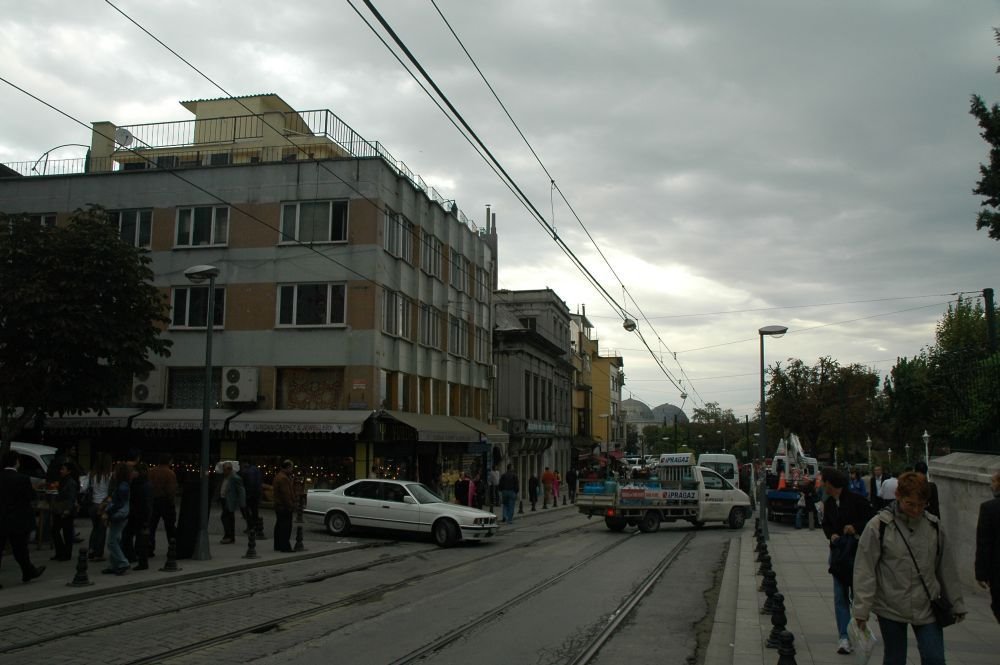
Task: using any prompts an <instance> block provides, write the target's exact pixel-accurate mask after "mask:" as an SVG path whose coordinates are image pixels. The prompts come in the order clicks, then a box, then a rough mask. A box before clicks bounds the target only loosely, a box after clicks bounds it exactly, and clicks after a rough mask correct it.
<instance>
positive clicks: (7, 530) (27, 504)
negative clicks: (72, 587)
mask: <svg viewBox="0 0 1000 665" xmlns="http://www.w3.org/2000/svg"><path fill="white" fill-rule="evenodd" d="M2 464H3V467H4V468H3V470H2V471H0V552H3V551H4V548H5V547H6V546H7V543H10V549H11V552H12V553H13V555H14V560H15V561H17V565H18V566H20V567H21V581H22V582H30V581H31V580H33V579H35V578H36V577H38V576H39V575H41V574H42V573H44V572H45V566H35V565H33V564H32V563H31V556H30V554H29V553H28V534H30V533H31V530H32V529H34V528H35V510H34V508H32V507H31V502H32V501H33V500H34V499H35V490H34V488H33V487H32V486H31V478H30V477H29V476H28V475H27V474H24V473H21V471H20V466H21V458H20V456H19V455H18V454H17V453H16V452H15V451H13V450H8V451H7V452H6V453H4V455H3V460H2Z"/></svg>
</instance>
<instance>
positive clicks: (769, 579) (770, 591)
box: [757, 570, 778, 607]
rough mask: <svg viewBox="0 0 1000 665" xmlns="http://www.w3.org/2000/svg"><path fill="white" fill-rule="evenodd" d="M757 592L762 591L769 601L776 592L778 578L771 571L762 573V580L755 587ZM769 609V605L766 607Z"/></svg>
mask: <svg viewBox="0 0 1000 665" xmlns="http://www.w3.org/2000/svg"><path fill="white" fill-rule="evenodd" d="M757 591H763V592H764V593H765V594H767V597H768V598H769V599H770V597H771V596H773V595H774V594H775V593H777V591H778V576H777V575H775V573H774V571H773V570H768V571H766V572H765V573H764V579H762V580H761V581H760V586H759V587H757ZM768 607H770V605H768Z"/></svg>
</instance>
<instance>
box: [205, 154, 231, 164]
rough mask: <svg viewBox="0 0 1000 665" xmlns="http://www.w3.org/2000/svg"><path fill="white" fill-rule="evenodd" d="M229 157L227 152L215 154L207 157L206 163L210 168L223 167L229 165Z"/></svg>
mask: <svg viewBox="0 0 1000 665" xmlns="http://www.w3.org/2000/svg"><path fill="white" fill-rule="evenodd" d="M229 161H230V155H229V153H228V152H215V153H212V154H211V155H209V157H208V163H209V164H210V165H211V166H225V165H227V164H229Z"/></svg>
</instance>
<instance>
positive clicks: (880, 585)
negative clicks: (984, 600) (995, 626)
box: [853, 471, 965, 665]
mask: <svg viewBox="0 0 1000 665" xmlns="http://www.w3.org/2000/svg"><path fill="white" fill-rule="evenodd" d="M929 500H930V488H929V487H928V486H927V479H926V478H924V477H923V476H921V475H920V474H918V473H914V472H912V471H911V472H908V473H904V474H902V475H900V476H899V479H898V481H897V485H896V500H895V502H894V503H893V504H892V505H891V506H889V507H887V508H885V509H884V510H882V511H880V512H879V514H878V515H876V516H875V517H873V518H872V519H871V520H870V521H869V522H868V524H867V526H865V530H864V533H863V534H862V535H861V542H860V544H859V545H858V556H857V561H856V563H855V566H854V584H855V592H854V609H853V614H854V620H855V622H857V624H858V627H859V628H861V629H862V630H864V629H865V628H866V627H867V622H868V618H869V616H870V614H871V613H873V612H874V613H875V616H876V617H877V618H878V624H879V627H880V628H881V629H882V642H883V644H884V648H885V656H884V658H883V660H882V662H883V665H904V664H905V663H906V640H907V637H906V630H907V627H908V626H912V627H913V633H914V635H916V638H917V648H918V649H919V650H920V662H921V664H922V665H944V662H945V659H944V630H943V628H942V626H941V624H939V623H938V622H937V620H936V618H935V615H934V611H933V610H932V608H931V598H935V599H937V598H938V597H939V596H940V597H942V598H944V599H946V600H948V601H950V602H951V604H952V611H953V612H954V614H955V618H956V621H962V620H963V619H964V618H965V602H964V601H963V598H962V586H961V582H960V581H959V579H958V568H957V566H956V563H955V558H954V553H953V552H952V548H951V543H950V542H948V541H947V539H946V538H945V533H944V531H943V530H942V529H940V528H939V524H938V519H937V518H936V517H934V516H933V515H931V514H930V513H927V512H925V510H924V509H925V508H926V507H927V502H928V501H929Z"/></svg>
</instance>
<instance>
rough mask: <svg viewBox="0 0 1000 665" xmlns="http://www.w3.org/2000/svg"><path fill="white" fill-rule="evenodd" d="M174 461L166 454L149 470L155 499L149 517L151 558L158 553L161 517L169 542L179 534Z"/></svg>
mask: <svg viewBox="0 0 1000 665" xmlns="http://www.w3.org/2000/svg"><path fill="white" fill-rule="evenodd" d="M173 461H174V460H173V458H171V457H170V455H169V454H164V455H163V456H161V457H160V462H159V464H157V465H156V466H154V467H153V468H152V469H150V470H149V493H150V496H151V497H152V501H153V512H152V514H151V515H150V517H149V558H152V557H153V556H154V554H156V529H157V528H158V527H159V525H160V520H161V519H162V520H163V530H164V531H165V532H166V534H167V543H168V544H169V543H170V539H171V538H176V536H177V505H176V504H177V474H175V473H174V470H173V469H171V468H170V464H171V462H173Z"/></svg>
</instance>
